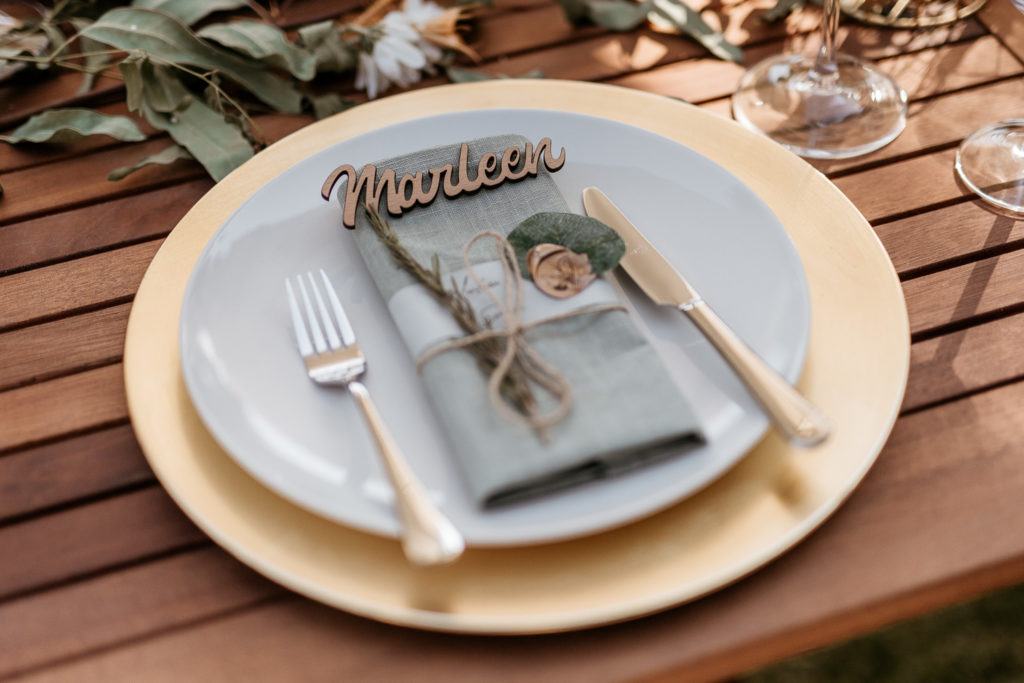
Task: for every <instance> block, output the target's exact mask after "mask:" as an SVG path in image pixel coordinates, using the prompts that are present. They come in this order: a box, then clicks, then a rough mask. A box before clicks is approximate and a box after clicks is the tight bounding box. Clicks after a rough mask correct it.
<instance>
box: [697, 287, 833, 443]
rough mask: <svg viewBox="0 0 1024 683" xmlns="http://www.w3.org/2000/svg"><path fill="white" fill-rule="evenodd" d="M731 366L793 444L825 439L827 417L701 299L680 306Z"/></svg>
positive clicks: (827, 426)
mask: <svg viewBox="0 0 1024 683" xmlns="http://www.w3.org/2000/svg"><path fill="white" fill-rule="evenodd" d="M679 310H681V311H682V312H683V313H685V314H686V315H687V316H688V317H689V318H690V320H692V321H693V323H694V324H695V325H696V326H697V328H698V329H699V330H700V331H701V332H702V333H704V336H705V337H707V339H708V341H710V342H711V344H712V345H713V346H714V347H715V348H716V349H718V352H719V353H720V354H722V357H723V358H725V360H726V361H727V362H728V363H729V365H730V366H732V369H733V370H735V371H736V374H737V375H739V378H740V379H741V380H743V383H744V384H746V385H747V388H748V389H749V390H750V393H751V394H753V395H754V398H755V399H757V402H758V403H760V404H761V407H762V408H763V409H764V411H765V413H767V414H768V417H769V418H770V419H771V421H772V423H773V424H774V425H775V427H776V429H778V430H779V431H780V432H782V435H783V436H785V437H786V438H787V439H788V440H789V441H790V442H791V443H792V444H793V445H794V446H800V447H809V446H814V445H817V444H819V443H821V442H822V441H824V440H825V437H827V436H828V433H829V424H828V420H826V419H825V416H824V415H823V414H822V413H821V411H819V410H818V409H817V408H815V407H814V406H813V405H812V404H811V402H810V401H808V400H807V399H806V398H804V397H803V396H802V395H801V394H800V392H798V391H797V390H796V389H794V388H793V386H792V385H791V384H790V383H789V382H787V381H786V380H785V378H783V377H782V376H781V375H780V374H779V373H777V372H775V370H773V369H772V368H771V367H769V365H768V364H767V363H765V362H764V361H763V360H761V357H760V356H758V355H757V354H756V353H754V352H753V351H752V350H751V349H750V347H749V346H747V345H746V344H745V343H744V342H743V340H741V339H740V338H739V337H738V336H736V333H735V332H733V331H732V329H730V328H729V326H728V325H726V324H725V322H723V321H722V319H721V318H719V317H718V315H717V314H716V313H715V312H714V311H713V310H711V307H710V306H708V305H707V304H706V303H704V301H703V299H697V300H695V301H693V302H690V303H687V304H683V305H682V306H680V307H679Z"/></svg>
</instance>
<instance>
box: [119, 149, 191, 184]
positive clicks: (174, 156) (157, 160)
mask: <svg viewBox="0 0 1024 683" xmlns="http://www.w3.org/2000/svg"><path fill="white" fill-rule="evenodd" d="M193 158H194V157H193V156H192V155H191V154H189V153H188V150H187V149H185V148H184V147H182V146H181V145H171V146H170V147H167V148H166V149H164V150H162V151H160V152H157V153H156V154H150V155H149V156H147V157H143V158H142V159H139V160H138V161H137V162H135V163H134V164H132V165H131V166H122V167H120V168H115V169H114V170H113V171H111V172H110V174H109V175H108V176H107V180H121V179H122V178H124V177H125V176H127V175H128V174H130V173H134V172H135V171H138V170H139V169H140V168H142V167H143V166H148V165H150V164H170V163H174V162H175V161H179V160H181V159H193Z"/></svg>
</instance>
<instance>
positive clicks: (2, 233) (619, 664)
mask: <svg viewBox="0 0 1024 683" xmlns="http://www.w3.org/2000/svg"><path fill="white" fill-rule="evenodd" d="M756 6H758V3H754V2H732V3H725V4H722V3H713V4H711V5H710V7H711V11H712V13H713V14H715V15H717V16H719V17H721V19H722V21H723V22H724V25H725V26H726V30H727V34H728V36H729V37H730V38H731V39H732V40H734V41H736V42H740V43H742V44H744V45H745V49H746V54H747V59H748V62H749V63H752V62H753V61H755V60H757V59H759V58H761V57H763V56H766V55H770V54H773V53H776V52H779V51H781V50H782V49H783V48H784V47H787V46H789V47H793V48H798V47H800V46H804V45H808V46H809V45H814V44H816V41H817V35H816V25H817V22H818V19H819V16H820V15H819V13H818V11H817V10H816V9H808V10H804V11H801V12H800V13H798V14H797V15H795V16H794V17H791V18H790V20H789V21H788V22H786V24H785V26H782V25H775V26H764V25H761V24H759V23H758V22H757V21H756V20H755V19H754V18H753V17H752V13H753V12H754V11H755V7H756ZM760 6H761V7H763V6H765V4H764V3H760ZM291 11H292V14H291V15H290V16H289V17H288V18H289V21H290V22H291V23H292V24H295V23H297V22H303V21H308V20H310V19H312V18H316V17H317V16H329V15H330V14H331V13H332V12H336V11H338V4H337V3H335V4H333V7H332V3H328V2H317V1H316V0H311V1H308V2H300V3H297V4H296V5H295V6H294V7H293V9H292V10H291ZM841 31H842V35H843V39H844V42H843V47H844V49H845V50H846V51H849V52H853V53H857V54H861V55H864V56H867V57H870V58H873V59H875V60H877V61H879V62H880V63H881V65H882V66H883V68H884V69H886V70H887V71H888V72H890V73H891V74H893V75H894V76H895V77H896V78H897V79H898V80H899V81H900V83H901V84H902V85H903V86H904V87H905V88H906V89H907V91H908V92H909V93H910V96H911V100H912V102H911V116H910V120H909V124H908V126H907V129H906V131H905V132H904V133H903V134H902V135H901V136H900V137H899V138H898V139H897V140H896V141H895V142H894V143H893V144H891V145H889V146H888V147H886V148H885V149H883V150H881V151H879V152H877V153H875V154H872V155H870V156H867V157H863V158H859V159H855V160H851V161H844V162H841V163H831V164H827V165H822V166H821V168H822V169H823V170H825V171H826V172H828V173H829V174H830V176H831V177H832V178H833V179H834V181H835V183H836V184H837V185H838V186H839V187H840V188H841V189H842V190H843V191H844V192H845V193H846V194H847V195H848V196H849V197H850V198H851V199H852V200H853V202H854V203H855V204H856V206H857V207H858V208H859V209H860V210H861V211H862V212H863V213H864V215H865V216H866V217H867V218H868V220H869V221H871V223H872V225H873V226H874V228H875V229H876V231H877V233H878V235H879V236H880V237H881V239H882V241H883V242H884V243H885V246H886V248H887V249H888V251H889V254H890V256H891V257H892V260H893V262H894V263H895V265H896V268H897V270H898V271H899V273H900V275H901V278H902V280H903V286H904V293H905V295H906V300H907V304H908V308H909V312H910V323H911V329H912V332H913V348H912V368H911V371H910V380H909V387H908V390H907V395H906V400H905V402H904V405H903V409H902V416H901V417H900V419H899V421H898V422H897V424H896V427H895V430H894V432H893V434H892V437H891V438H890V440H889V442H888V444H887V445H886V447H885V449H884V451H883V452H882V454H881V456H880V458H879V460H878V462H877V464H876V465H875V467H874V469H873V470H872V471H871V473H870V474H869V476H868V477H867V479H866V480H865V481H864V483H863V484H862V486H861V487H860V488H859V489H858V490H857V491H856V492H855V494H854V495H853V496H852V498H851V499H850V500H849V501H848V502H847V503H846V505H845V506H844V507H842V508H841V509H840V511H839V512H838V513H837V514H836V515H835V516H834V517H833V518H832V519H831V520H829V521H828V522H827V523H826V524H825V525H824V527H823V528H821V529H820V530H819V531H817V532H816V533H814V534H813V535H812V536H811V537H810V538H808V539H807V540H806V541H804V542H803V543H802V544H800V545H799V546H797V547H796V548H795V549H794V550H792V551H791V552H789V553H787V554H786V555H784V556H783V557H782V558H781V559H779V560H778V561H776V562H774V563H773V564H771V565H770V566H768V567H767V568H765V569H763V570H762V571H759V572H758V573H756V574H755V575H754V576H752V577H750V578H748V579H746V580H744V581H742V582H740V583H739V584H737V585H735V586H733V587H731V588H729V589H726V590H723V591H721V592H719V593H717V594H714V595H712V596H710V597H707V598H704V599H702V600H699V601H697V602H695V603H692V604H689V605H686V606H682V607H679V608H676V609H673V610H670V611H668V612H665V613H662V614H660V615H656V616H653V617H648V618H645V619H641V620H638V621H634V622H631V623H626V624H622V625H617V626H611V627H605V628H600V629H594V630H589V631H582V632H576V633H569V634H562V635H553V636H536V637H517V638H486V637H460V636H452V635H444V634H435V633H426V632H419V631H414V630H409V629H404V628H398V627H392V626H386V625H382V624H378V623H375V622H371V621H367V620H364V619H362V618H358V617H354V616H350V615H348V614H345V613H341V612H338V611H335V610H333V609H330V608H327V607H324V606H321V605H319V604H317V603H314V602H312V601H310V600H307V599H304V598H302V597H298V596H296V595H294V594H292V593H290V592H288V591H286V590H284V589H283V588H281V587H279V586H277V585H276V584H273V583H271V582H270V581H268V580H266V579H264V578H262V577H261V576H259V575H257V574H256V573H254V572H253V571H251V570H249V569H247V568H246V567H244V566H243V565H241V564H240V563H239V562H237V561H236V560H234V559H233V558H232V557H230V556H229V555H227V554H226V553H225V552H224V551H222V550H221V549H220V548H219V547H217V546H216V545H214V544H213V543H212V542H211V541H210V540H209V539H208V538H207V537H206V536H205V535H203V534H202V533H201V532H200V531H198V530H197V529H196V528H195V527H194V526H193V525H192V524H191V523H190V522H189V521H188V520H187V519H186V518H185V516H184V515H183V514H182V513H181V512H180V511H179V510H178V508H177V507H176V506H175V505H174V504H173V503H172V502H171V501H170V499H169V498H168V496H167V495H166V494H165V493H164V491H163V489H161V488H160V486H159V485H158V484H157V483H156V482H155V480H154V478H153V476H152V473H151V472H150V470H149V468H148V467H147V464H146V461H145V460H144V458H143V456H142V453H141V452H140V450H139V447H138V444H137V443H136V441H135V439H134V437H133V434H132V429H131V426H130V424H129V421H128V415H127V411H126V408H125V399H124V390H123V386H122V367H121V353H122V345H123V336H124V328H125V322H126V320H127V316H128V312H129V309H130V306H131V300H132V296H133V294H134V293H135V290H136V287H137V286H138V284H139V281H140V279H141V278H142V275H143V273H144V272H145V270H146V266H147V264H148V263H149V261H150V259H151V258H152V256H153V254H154V253H155V252H156V250H157V249H158V248H159V246H160V244H161V242H162V239H163V237H164V236H165V235H166V234H167V232H168V231H169V230H170V229H171V228H172V227H173V226H174V225H175V223H176V222H177V220H178V219H179V218H180V217H181V216H182V215H183V214H184V213H185V211H186V210H187V209H188V208H189V207H190V206H191V205H192V203H194V202H195V201H196V200H197V199H198V198H199V197H200V196H201V195H202V194H203V193H204V192H205V191H206V190H207V189H209V188H210V187H211V182H210V181H209V180H207V179H206V178H204V177H203V176H202V174H201V173H200V172H199V170H198V168H197V167H196V166H194V165H189V164H183V163H179V164H176V165H174V166H171V167H169V168H148V169H144V170H143V171H140V172H138V173H136V174H135V175H132V176H130V177H129V178H128V179H127V180H125V181H122V182H120V183H111V182H107V181H106V180H105V177H106V173H107V172H108V171H109V170H110V169H112V168H115V167H118V166H122V165H126V164H129V163H132V162H134V161H135V160H137V159H138V158H140V157H142V156H144V155H145V154H148V153H151V152H152V151H155V150H158V149H160V148H162V147H163V145H164V144H165V142H164V141H162V140H154V141H149V142H142V143H137V144H131V145H115V144H110V143H109V142H103V141H99V142H96V141H86V142H82V143H79V144H76V145H73V146H71V147H69V148H67V149H64V150H57V151H55V150H47V151H42V152H40V151H38V150H33V149H22V148H18V149H14V148H11V147H10V146H7V145H3V146H0V183H2V184H3V186H4V188H5V190H6V196H5V197H4V198H3V199H2V200H0V678H4V677H6V676H9V675H12V674H17V673H21V674H24V675H26V676H27V678H28V679H29V680H43V679H45V680H69V681H71V680H73V681H83V680H146V681H149V680H158V679H169V680H200V679H201V680H220V679H232V680H263V679H269V680H332V681H338V680H345V681H358V680H387V681H392V680H394V681H398V680H401V681H411V680H488V681H503V680H510V681H511V680H517V681H518V680H551V681H555V680H557V681H588V682H589V681H622V680H688V681H689V680H703V679H715V678H720V677H724V676H729V675H732V674H735V673H738V672H742V671H745V670H747V669H750V668H752V667H756V666H759V665H763V664H766V663H769V662H772V661H776V660H779V659H781V658H783V657H786V656H789V655H792V654H795V653H798V652H801V651H803V650H806V649H809V648H813V647H817V646H821V645H824V644H828V643H831V642H834V641H837V640H839V639H842V638H846V637H849V636H852V635H855V634H858V633H862V632H865V631H867V630H870V629H874V628H877V627H879V626H882V625H883V624H887V623H890V622H893V621H895V620H899V619H904V618H907V617H910V616H912V615H916V614H919V613H921V612H924V611H926V610H930V609H933V608H936V607H939V606H941V605H944V604H947V603H950V602H953V601H957V600H964V599H968V598H971V597H973V596H976V595H978V594H979V593H981V592H983V591H986V590H989V589H993V588H996V587H1000V586H1005V585H1009V584H1013V583H1017V582H1020V581H1022V580H1024V534H1022V533H1021V532H1020V528H1021V526H1020V520H1021V519H1022V518H1024V458H1021V453H1022V452H1024V446H1022V445H1021V444H1022V443H1024V381H1022V379H1024V353H1022V352H1021V349H1022V348H1024V223H1021V222H1016V221H1014V220H1012V219H1011V218H1007V217H1003V216H998V215H996V214H994V213H992V212H990V211H988V210H986V209H985V208H984V207H983V206H981V205H980V203H979V202H977V201H975V200H974V199H972V197H971V196H970V195H969V194H968V193H967V192H966V191H965V190H964V189H963V188H962V187H959V186H958V185H957V183H956V181H955V179H954V173H953V169H952V161H953V155H954V151H955V148H956V145H957V144H958V142H959V141H960V140H961V139H962V138H963V137H964V136H965V135H967V134H968V133H969V132H970V131H972V130H973V129H974V128H976V127H978V126H980V125H982V124H984V123H986V122H989V121H993V120H996V119H999V118H1003V117H1008V116H1014V115H1021V114H1024V65H1022V60H1024V18H1022V17H1021V16H1020V15H1018V14H1017V12H1016V11H1014V10H1013V9H1012V8H1011V6H1010V4H1009V2H1007V1H1006V0H991V2H990V4H989V6H988V7H986V8H985V9H984V10H983V11H982V12H981V13H980V14H979V15H976V16H975V17H974V18H971V19H968V20H965V21H962V22H960V23H958V24H954V25H951V26H947V27H943V28H937V29H934V30H930V31H917V32H910V31H902V30H900V31H889V30H881V29H876V28H867V27H863V26H856V25H854V24H853V23H852V22H847V24H846V25H845V26H844V27H843V28H842V29H841ZM475 45H476V46H477V47H478V49H479V50H480V52H481V53H482V54H483V56H484V58H485V60H486V62H485V64H484V65H483V66H484V68H486V69H490V70H492V71H500V72H503V73H506V74H511V75H517V74H521V73H524V72H526V71H529V70H530V69H533V68H541V69H543V70H544V72H545V73H546V74H547V76H548V77H552V78H554V77H557V78H570V79H583V80H595V81H604V82H610V83H616V84H621V85H624V86H628V87H632V88H639V89H643V90H649V91H653V92H658V93H663V94H666V95H672V96H676V97H681V98H685V99H687V100H689V101H692V102H695V103H697V104H699V105H700V106H702V107H706V108H708V109H709V110H712V111H715V112H719V113H722V114H725V115H728V96H729V94H730V91H731V90H732V88H733V87H734V85H735V83H736V81H737V79H738V78H739V76H740V74H741V72H742V67H741V66H738V65H735V64H730V63H725V62H721V61H717V60H715V59H713V58H710V57H707V56H705V55H704V54H703V52H702V50H701V49H700V48H699V47H698V46H696V44H694V43H692V42H690V41H687V40H682V39H679V38H677V37H673V36H666V35H662V34H658V33H655V32H653V31H651V30H648V29H642V30H637V31H634V32H633V33H628V34H611V33H608V32H606V31H604V30H602V29H599V28H596V27H590V28H572V27H570V26H569V25H568V24H567V23H566V22H565V20H564V19H563V17H562V14H561V11H560V10H559V8H558V7H557V6H556V5H554V4H553V3H552V2H549V1H548V0H497V2H496V7H495V8H494V9H492V10H489V11H487V12H486V13H485V14H484V15H483V17H482V19H481V21H480V23H479V31H478V34H477V36H476V42H475ZM77 85H78V77H77V76H75V75H74V74H62V75H59V76H57V77H55V78H53V79H52V80H50V81H47V82H46V83H44V84H41V85H39V86H38V87H35V88H32V89H23V90H17V91H16V90H14V89H12V88H11V87H10V86H9V85H4V86H2V87H0V126H3V127H5V128H9V127H10V126H13V125H15V124H16V123H17V122H18V121H20V120H23V119H24V118H25V117H26V116H27V115H29V114H31V113H33V112H35V111H38V110H39V109H41V108H45V107H49V106H54V105H62V104H67V103H70V102H74V101H75V100H76V97H75V96H74V94H73V93H74V91H75V90H76V88H77ZM120 97H121V95H120V91H119V89H118V87H117V83H116V82H113V81H111V82H104V83H101V84H100V86H99V89H98V91H96V92H94V94H92V95H91V96H90V98H89V99H90V104H101V105H102V108H103V109H104V110H107V111H115V112H116V111H123V110H124V104H123V101H121V99H120ZM304 123H306V120H303V119H298V118H286V117H266V118H265V120H264V126H265V127H266V128H267V129H268V130H270V131H271V132H272V133H273V134H274V135H275V136H278V137H279V136H281V135H283V134H285V133H287V132H289V131H291V130H294V129H296V128H298V127H299V126H301V125H303V124H304ZM186 677H188V678H186Z"/></svg>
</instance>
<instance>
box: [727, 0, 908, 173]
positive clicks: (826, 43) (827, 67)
mask: <svg viewBox="0 0 1024 683" xmlns="http://www.w3.org/2000/svg"><path fill="white" fill-rule="evenodd" d="M838 5H839V3H838V0H826V2H825V14H824V19H823V21H822V45H821V49H820V50H819V51H818V53H817V54H815V55H809V54H784V55H776V56H774V57H769V58H767V59H765V60H763V61H761V62H759V63H758V64H755V65H754V66H753V67H751V68H750V69H749V70H748V71H747V72H746V73H745V74H744V75H743V77H742V78H741V79H740V83H739V85H738V87H737V88H736V91H735V93H734V94H733V97H732V111H733V116H734V117H735V119H736V120H737V121H739V122H740V123H742V124H743V125H744V126H746V127H748V128H750V129H752V130H755V131H758V132H761V133H763V134H765V135H767V136H768V137H770V138H772V139H773V140H775V141H776V142H778V143H779V144H781V145H783V146H784V147H787V148H789V149H790V150H791V151H793V152H795V153H797V154H799V155H801V156H804V157H810V158H814V159H842V158H847V157H853V156H859V155H861V154H867V153H868V152H871V151H874V150H876V149H878V148H880V147H882V146H884V145H887V144H889V143H890V142H892V141H893V140H894V139H895V138H896V136H897V135H899V134H900V132H902V131H903V128H904V126H906V122H907V94H906V92H905V91H904V90H903V88H901V87H900V86H899V85H897V84H896V82H895V81H894V80H893V79H892V78H890V77H889V76H888V75H886V74H884V73H882V72H881V71H879V70H878V69H877V68H875V67H874V66H873V65H871V64H870V63H869V62H867V61H864V60H862V59H858V58H857V57H854V56H852V55H847V54H843V53H840V52H837V51H836V49H835V34H836V29H837V28H838V21H839V6H838Z"/></svg>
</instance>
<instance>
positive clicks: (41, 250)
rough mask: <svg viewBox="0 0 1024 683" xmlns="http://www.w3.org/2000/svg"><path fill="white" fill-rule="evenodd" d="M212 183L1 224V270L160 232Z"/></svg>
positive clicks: (200, 181) (76, 254)
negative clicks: (126, 217) (128, 218)
mask: <svg viewBox="0 0 1024 683" xmlns="http://www.w3.org/2000/svg"><path fill="white" fill-rule="evenodd" d="M212 186H213V181H211V180H210V179H208V178H199V179H197V180H192V181H189V182H185V183H182V184H180V185H171V186H169V187H161V188H159V189H156V190H152V191H150V192H140V193H138V194H133V195H131V196H129V197H123V198H121V199H113V200H110V201H106V202H102V203H99V204H93V205H91V206H86V207H83V208H79V209H72V210H71V211H62V212H60V213H51V214H49V215H46V216H41V217H39V218H34V219H32V220H28V221H22V222H20V223H14V224H13V225H7V226H4V227H0V241H2V242H3V244H4V247H5V248H4V249H3V250H0V274H3V273H4V272H5V271H11V270H23V269H26V268H30V267H38V266H40V265H44V264H49V263H52V262H54V261H63V260H67V259H72V258H76V257H80V256H82V255H85V254H89V253H90V252H95V251H101V250H105V249H110V248H112V247H118V246H121V245H124V244H127V243H132V242H138V241H140V240H151V239H153V238H156V237H163V236H165V235H166V234H167V233H168V232H170V231H171V229H172V228H173V227H174V226H175V224H177V222H178V221H179V220H181V218H182V217H183V216H184V215H185V214H186V213H187V212H188V210H189V209H190V208H192V205H193V204H195V203H196V202H197V201H199V199H200V198H201V197H202V196H203V195H204V194H205V193H206V192H207V191H208V190H209V189H210V188H211V187H212ZM125 216H131V217H132V220H124V217H125ZM0 282H2V280H0ZM0 287H2V285H0Z"/></svg>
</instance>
